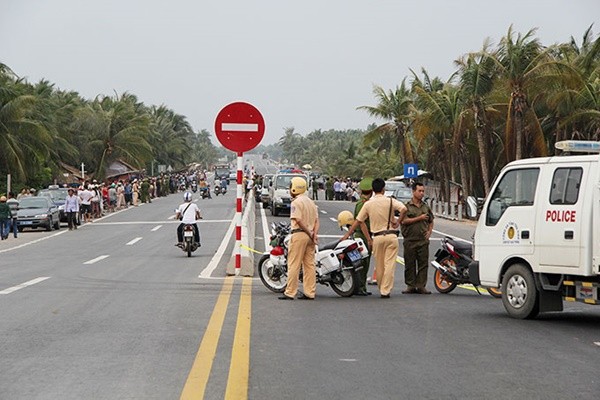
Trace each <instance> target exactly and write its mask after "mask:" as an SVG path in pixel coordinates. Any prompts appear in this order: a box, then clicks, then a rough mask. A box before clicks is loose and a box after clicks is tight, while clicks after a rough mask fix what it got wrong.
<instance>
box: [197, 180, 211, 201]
mask: <svg viewBox="0 0 600 400" xmlns="http://www.w3.org/2000/svg"><path fill="white" fill-rule="evenodd" d="M199 187H200V194H203V192H204V191H206V192H207V194H208V198H209V199H212V196H211V195H210V187H209V186H208V183H207V182H206V180H204V179H200V186H199Z"/></svg>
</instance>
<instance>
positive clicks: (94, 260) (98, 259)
mask: <svg viewBox="0 0 600 400" xmlns="http://www.w3.org/2000/svg"><path fill="white" fill-rule="evenodd" d="M108 257H110V256H109V255H107V254H105V255H103V256H99V257H96V258H92V259H91V260H89V261H86V262H84V264H86V265H90V264H94V263H97V262H98V261H102V260H104V259H105V258H108Z"/></svg>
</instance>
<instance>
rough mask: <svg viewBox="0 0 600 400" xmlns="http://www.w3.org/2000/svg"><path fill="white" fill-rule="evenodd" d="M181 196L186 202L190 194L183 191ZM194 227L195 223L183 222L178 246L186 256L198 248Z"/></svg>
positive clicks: (190, 196) (190, 198) (195, 227)
mask: <svg viewBox="0 0 600 400" xmlns="http://www.w3.org/2000/svg"><path fill="white" fill-rule="evenodd" d="M183 198H184V200H185V201H186V202H191V200H192V194H191V193H190V192H185V193H184V194H183ZM190 204H191V203H190ZM184 212H185V210H184ZM182 218H183V216H180V217H179V219H180V220H181V219H182ZM200 219H202V217H200ZM196 229H197V226H196V224H183V242H182V244H181V245H179V247H180V248H181V250H183V252H184V253H187V256H188V257H191V256H192V253H193V252H194V251H196V250H198V247H200V243H199V242H196V240H195V237H194V236H195V235H194V234H195V230H196Z"/></svg>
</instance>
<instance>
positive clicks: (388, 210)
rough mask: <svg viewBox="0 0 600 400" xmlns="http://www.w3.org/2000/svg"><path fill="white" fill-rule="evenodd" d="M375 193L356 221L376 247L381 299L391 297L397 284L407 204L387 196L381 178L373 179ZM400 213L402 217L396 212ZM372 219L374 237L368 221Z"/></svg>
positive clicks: (356, 224) (374, 248) (371, 243)
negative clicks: (395, 279)
mask: <svg viewBox="0 0 600 400" xmlns="http://www.w3.org/2000/svg"><path fill="white" fill-rule="evenodd" d="M372 188H373V192H374V196H373V197H372V198H371V199H370V200H369V201H367V202H366V203H365V204H364V205H363V207H362V209H361V210H360V212H359V213H358V215H357V216H356V221H354V223H353V224H352V229H356V227H357V226H358V224H360V228H361V230H362V232H363V234H364V235H365V237H366V238H367V241H368V243H369V247H371V248H372V249H373V257H375V276H377V285H378V286H379V293H380V295H381V298H384V299H389V297H390V292H391V291H392V289H393V287H394V272H395V270H396V257H397V256H398V247H399V246H398V234H399V232H398V230H397V229H398V224H399V223H400V222H401V221H402V220H403V219H404V215H405V214H406V206H405V205H404V204H402V203H401V202H399V201H398V200H396V199H393V198H391V197H386V196H385V195H384V193H385V181H384V180H383V179H381V178H377V179H374V180H373V184H372ZM396 212H398V214H399V217H398V219H396V217H395V215H396ZM367 219H369V220H370V222H371V230H372V232H373V233H372V234H371V236H372V239H371V237H370V236H369V231H368V229H367V225H366V224H365V221H366V220H367Z"/></svg>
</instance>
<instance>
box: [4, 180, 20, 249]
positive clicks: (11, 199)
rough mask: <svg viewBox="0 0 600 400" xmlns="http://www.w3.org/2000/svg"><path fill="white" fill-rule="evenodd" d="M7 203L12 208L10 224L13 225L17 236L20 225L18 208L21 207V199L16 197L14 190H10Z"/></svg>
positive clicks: (14, 234) (14, 233)
mask: <svg viewBox="0 0 600 400" xmlns="http://www.w3.org/2000/svg"><path fill="white" fill-rule="evenodd" d="M6 204H8V208H10V214H11V215H10V217H11V221H10V226H11V227H12V231H13V236H14V238H15V239H16V238H17V231H18V230H19V227H18V226H17V210H18V209H19V200H17V199H15V194H14V193H13V192H8V200H6Z"/></svg>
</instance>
